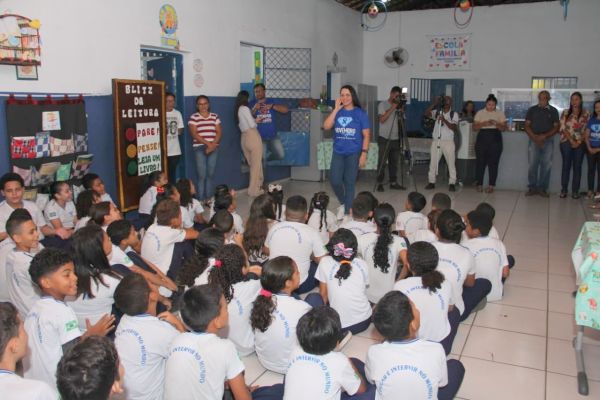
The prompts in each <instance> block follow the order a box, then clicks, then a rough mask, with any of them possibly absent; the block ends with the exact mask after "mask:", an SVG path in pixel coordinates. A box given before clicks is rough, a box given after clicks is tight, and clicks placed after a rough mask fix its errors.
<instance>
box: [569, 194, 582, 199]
mask: <svg viewBox="0 0 600 400" xmlns="http://www.w3.org/2000/svg"><path fill="white" fill-rule="evenodd" d="M571 197H572V198H573V200H578V199H579V197H581V196H580V195H579V193H575V192H574V193H573V194H572V195H571Z"/></svg>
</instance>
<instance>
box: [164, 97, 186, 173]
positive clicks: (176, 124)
mask: <svg viewBox="0 0 600 400" xmlns="http://www.w3.org/2000/svg"><path fill="white" fill-rule="evenodd" d="M165 107H166V109H167V162H168V171H169V182H171V183H175V182H176V181H177V166H178V165H179V159H180V158H181V146H180V144H179V135H181V134H182V133H183V128H184V125H183V117H182V116H181V113H180V112H179V111H178V110H176V109H175V95H174V94H173V93H166V94H165Z"/></svg>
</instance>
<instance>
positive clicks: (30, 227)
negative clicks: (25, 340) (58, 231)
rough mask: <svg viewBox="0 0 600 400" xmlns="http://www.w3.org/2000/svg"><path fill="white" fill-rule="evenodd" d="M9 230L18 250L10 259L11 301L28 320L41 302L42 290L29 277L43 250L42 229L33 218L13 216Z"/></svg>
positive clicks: (7, 269) (7, 261) (9, 291)
mask: <svg viewBox="0 0 600 400" xmlns="http://www.w3.org/2000/svg"><path fill="white" fill-rule="evenodd" d="M15 213H18V212H17V211H15ZM23 214H24V213H23ZM6 228H7V230H8V233H9V235H10V238H11V239H12V241H14V243H15V247H14V248H13V249H12V250H11V251H10V252H9V253H8V255H7V257H6V266H5V267H6V271H5V273H6V278H7V292H8V298H9V300H10V302H11V303H12V304H14V305H15V307H17V309H18V310H19V313H20V314H21V315H22V316H26V315H27V314H28V313H29V310H30V309H31V307H32V306H33V304H35V302H36V301H37V300H38V299H39V298H40V291H39V288H38V287H37V286H36V285H35V283H33V282H32V281H31V277H30V276H29V265H30V264H31V260H32V259H33V257H34V255H35V254H36V253H37V252H39V250H41V249H42V248H43V246H42V245H41V244H40V243H39V233H38V229H37V227H36V226H35V224H34V222H33V221H32V220H31V217H29V215H16V214H13V215H11V217H10V218H9V219H8V222H7V224H6Z"/></svg>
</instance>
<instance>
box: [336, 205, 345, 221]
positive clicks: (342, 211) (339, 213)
mask: <svg viewBox="0 0 600 400" xmlns="http://www.w3.org/2000/svg"><path fill="white" fill-rule="evenodd" d="M345 211H346V209H345V208H344V205H343V204H342V205H340V206H339V207H338V208H337V210H336V212H335V216H336V218H337V220H338V221H341V220H343V219H344V214H345Z"/></svg>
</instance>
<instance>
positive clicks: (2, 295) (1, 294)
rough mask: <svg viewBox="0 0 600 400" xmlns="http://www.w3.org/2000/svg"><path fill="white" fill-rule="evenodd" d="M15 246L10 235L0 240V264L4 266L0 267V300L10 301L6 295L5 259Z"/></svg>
mask: <svg viewBox="0 0 600 400" xmlns="http://www.w3.org/2000/svg"><path fill="white" fill-rule="evenodd" d="M14 248H15V242H13V240H12V239H11V238H10V237H7V238H6V239H4V240H3V241H1V242H0V265H4V266H5V267H4V268H0V301H10V298H9V297H8V277H7V273H6V259H7V258H8V255H9V254H10V253H11V252H12V251H13V249H14Z"/></svg>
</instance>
